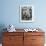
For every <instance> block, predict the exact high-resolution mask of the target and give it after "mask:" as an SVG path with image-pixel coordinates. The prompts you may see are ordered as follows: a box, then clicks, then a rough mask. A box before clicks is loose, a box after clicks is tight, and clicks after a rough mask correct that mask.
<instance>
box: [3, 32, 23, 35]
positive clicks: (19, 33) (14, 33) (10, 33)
mask: <svg viewBox="0 0 46 46" xmlns="http://www.w3.org/2000/svg"><path fill="white" fill-rule="evenodd" d="M3 35H4V36H23V32H4V33H3Z"/></svg>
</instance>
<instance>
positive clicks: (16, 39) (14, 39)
mask: <svg viewBox="0 0 46 46" xmlns="http://www.w3.org/2000/svg"><path fill="white" fill-rule="evenodd" d="M22 41H23V36H4V37H3V43H6V44H8V43H14V42H22Z"/></svg>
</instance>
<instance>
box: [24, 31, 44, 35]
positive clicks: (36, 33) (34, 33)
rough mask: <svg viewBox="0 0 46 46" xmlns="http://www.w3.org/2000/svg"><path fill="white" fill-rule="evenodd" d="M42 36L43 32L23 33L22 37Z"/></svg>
mask: <svg viewBox="0 0 46 46" xmlns="http://www.w3.org/2000/svg"><path fill="white" fill-rule="evenodd" d="M31 35H32V36H44V35H45V33H44V32H25V33H24V36H31Z"/></svg>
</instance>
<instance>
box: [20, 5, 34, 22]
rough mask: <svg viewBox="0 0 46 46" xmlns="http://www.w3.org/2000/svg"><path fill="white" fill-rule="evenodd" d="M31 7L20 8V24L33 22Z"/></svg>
mask: <svg viewBox="0 0 46 46" xmlns="http://www.w3.org/2000/svg"><path fill="white" fill-rule="evenodd" d="M33 10H34V9H33V7H32V6H31V5H22V6H20V21H21V22H32V21H33V16H34V15H33V14H34V13H33V12H34V11H33Z"/></svg>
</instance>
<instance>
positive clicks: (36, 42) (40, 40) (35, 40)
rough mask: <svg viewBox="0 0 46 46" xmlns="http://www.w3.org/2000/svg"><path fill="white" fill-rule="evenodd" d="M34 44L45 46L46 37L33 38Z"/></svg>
mask: <svg viewBox="0 0 46 46" xmlns="http://www.w3.org/2000/svg"><path fill="white" fill-rule="evenodd" d="M32 43H33V44H43V43H44V36H32Z"/></svg>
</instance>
